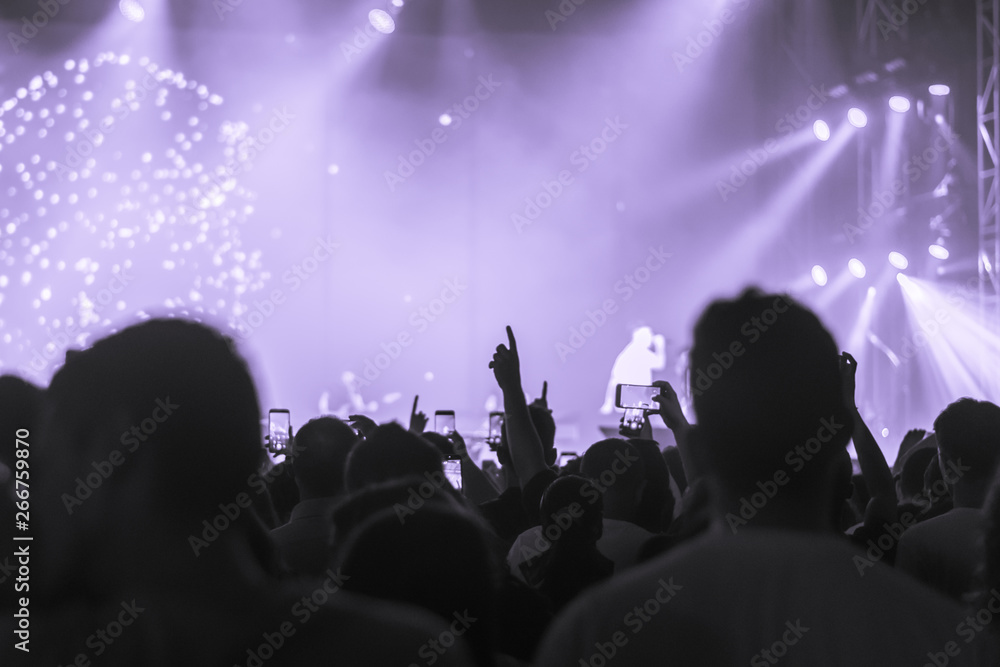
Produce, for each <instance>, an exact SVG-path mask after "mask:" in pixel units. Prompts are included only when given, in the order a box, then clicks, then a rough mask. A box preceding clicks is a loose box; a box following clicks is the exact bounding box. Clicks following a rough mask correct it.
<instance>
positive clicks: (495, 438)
mask: <svg viewBox="0 0 1000 667" xmlns="http://www.w3.org/2000/svg"><path fill="white" fill-rule="evenodd" d="M502 429H503V413H502V412H491V413H490V433H489V435H487V436H486V444H487V445H489V446H490V449H491V450H492V451H494V452H495V451H496V450H497V449H498V448H499V447H500V432H501V430H502Z"/></svg>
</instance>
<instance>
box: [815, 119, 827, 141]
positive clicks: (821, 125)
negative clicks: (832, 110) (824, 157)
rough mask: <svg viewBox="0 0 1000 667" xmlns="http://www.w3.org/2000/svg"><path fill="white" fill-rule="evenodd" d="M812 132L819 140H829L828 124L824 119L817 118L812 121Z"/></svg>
mask: <svg viewBox="0 0 1000 667" xmlns="http://www.w3.org/2000/svg"><path fill="white" fill-rule="evenodd" d="M813 134H815V135H816V138H817V139H819V140H820V141H829V139H830V126H829V125H827V124H826V121H825V120H817V121H816V122H815V123H813Z"/></svg>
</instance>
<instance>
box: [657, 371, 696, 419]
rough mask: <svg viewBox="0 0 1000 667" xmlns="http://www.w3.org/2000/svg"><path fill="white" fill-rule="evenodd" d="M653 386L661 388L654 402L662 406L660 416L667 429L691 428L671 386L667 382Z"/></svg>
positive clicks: (658, 381)
mask: <svg viewBox="0 0 1000 667" xmlns="http://www.w3.org/2000/svg"><path fill="white" fill-rule="evenodd" d="M653 386H654V387H659V388H660V393H659V394H657V395H656V396H654V397H653V400H654V401H656V402H657V404H658V405H659V406H660V413H659V414H660V417H661V418H662V419H663V423H664V424H666V425H667V428H669V429H670V430H671V431H676V430H677V429H678V428H685V427H687V426H690V424H688V420H687V417H685V416H684V410H682V409H681V402H680V399H679V398H677V392H676V391H674V388H673V387H671V386H670V383H669V382H667V381H665V380H657V381H656V382H654V383H653Z"/></svg>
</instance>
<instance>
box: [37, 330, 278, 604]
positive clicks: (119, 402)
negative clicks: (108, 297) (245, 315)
mask: <svg viewBox="0 0 1000 667" xmlns="http://www.w3.org/2000/svg"><path fill="white" fill-rule="evenodd" d="M46 405H47V408H46V416H45V417H44V426H43V427H42V428H41V429H40V435H39V438H38V448H37V449H35V450H34V455H37V457H38V460H37V463H38V465H37V467H36V466H35V465H34V463H33V465H32V470H33V471H34V470H36V469H37V470H38V472H39V475H38V477H37V482H38V487H37V491H38V499H37V500H36V501H35V503H34V505H33V508H32V509H37V511H38V513H39V521H37V522H36V523H35V524H34V526H37V527H38V530H39V538H38V539H39V541H40V542H41V543H43V544H44V545H45V548H44V549H42V550H41V552H42V554H43V555H42V556H41V558H39V559H38V561H37V562H38V565H39V571H40V572H43V571H44V575H45V576H40V577H39V579H40V580H44V582H45V583H44V584H43V586H44V587H46V588H50V589H51V591H50V594H51V595H54V596H61V595H73V594H77V595H91V596H95V597H100V596H114V595H118V594H119V593H118V592H116V591H118V590H119V589H121V588H129V589H130V587H132V586H137V585H147V584H149V585H158V584H159V583H161V582H160V580H158V579H157V578H156V577H155V576H152V575H151V573H153V572H159V571H161V570H162V569H163V568H165V567H172V568H177V569H178V571H179V570H182V569H184V568H187V567H190V566H191V565H192V564H193V563H194V562H195V557H196V556H203V549H207V550H208V551H209V553H210V554H211V560H212V562H217V563H220V564H223V563H224V564H225V565H220V567H225V568H226V569H225V570H220V571H219V572H217V575H218V577H225V576H226V575H225V574H222V572H231V571H232V559H233V558H234V557H235V552H230V551H228V549H227V548H226V547H221V546H218V545H211V544H209V543H207V542H204V541H202V543H201V544H200V545H193V544H192V542H191V541H190V539H192V538H193V536H202V535H204V534H205V531H206V530H207V529H206V528H205V525H206V524H205V523H204V522H206V521H209V522H212V521H216V520H217V517H221V519H218V523H217V525H218V526H220V528H218V529H215V528H213V530H216V532H215V536H214V538H213V541H214V540H215V539H219V540H222V541H225V542H227V543H229V544H237V543H238V542H240V541H241V540H244V539H252V537H251V536H252V535H259V534H260V530H259V527H258V525H257V524H256V523H255V516H254V515H253V514H252V509H251V507H250V506H251V504H252V502H253V501H252V498H254V497H256V494H257V493H259V491H256V490H255V488H254V486H252V485H251V484H250V482H249V480H251V479H252V478H253V476H254V475H255V474H256V472H257V470H258V466H259V464H260V463H261V462H262V461H263V459H264V450H263V447H262V444H261V426H260V409H259V407H258V403H257V392H256V389H255V388H254V383H253V381H252V379H251V377H250V372H249V370H248V368H247V366H246V363H245V362H244V361H243V359H242V358H241V357H240V356H239V355H238V354H237V353H236V351H235V350H234V348H233V346H232V343H231V341H230V340H229V339H227V338H224V337H223V336H222V335H221V334H219V333H218V332H217V331H214V330H212V329H210V328H208V327H206V326H204V325H202V324H198V323H195V322H189V321H184V320H180V319H152V320H148V321H145V322H143V323H141V324H136V325H134V326H130V327H128V328H126V329H124V330H123V331H121V332H119V333H115V334H113V335H111V336H109V337H107V338H104V339H102V340H99V341H97V342H96V343H94V345H93V347H91V348H90V349H88V350H85V351H83V352H79V353H77V354H74V355H71V356H69V355H68V356H67V361H66V364H65V365H64V366H63V367H62V368H61V369H60V370H59V371H58V372H57V373H56V375H55V376H54V377H53V379H52V383H51V385H50V387H49V389H48V391H47V401H46ZM32 495H33V498H34V494H32ZM240 499H242V500H243V503H242V504H240ZM220 506H225V507H227V508H228V510H227V511H228V512H229V516H228V517H227V515H225V514H222V510H221V509H220ZM236 526H239V528H236ZM199 539H200V538H199ZM254 545H255V547H254V548H257V550H256V551H254V550H252V548H245V549H242V550H241V551H240V553H241V556H240V557H241V558H245V561H244V563H242V565H243V566H245V568H246V569H245V570H244V571H249V569H250V568H252V567H258V568H259V567H260V566H261V564H262V563H263V562H264V561H263V559H264V558H266V555H267V554H266V549H265V548H264V542H263V541H262V540H258V541H257V542H255V543H254ZM200 562H204V561H200ZM168 563H169V565H167V564H168ZM33 564H34V561H33ZM83 591H87V592H86V593H83ZM42 594H43V595H44V594H45V593H42Z"/></svg>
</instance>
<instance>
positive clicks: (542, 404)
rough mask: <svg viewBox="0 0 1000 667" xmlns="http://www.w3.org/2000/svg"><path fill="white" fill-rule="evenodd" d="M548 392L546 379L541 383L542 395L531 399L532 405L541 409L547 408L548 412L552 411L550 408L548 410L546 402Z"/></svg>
mask: <svg viewBox="0 0 1000 667" xmlns="http://www.w3.org/2000/svg"><path fill="white" fill-rule="evenodd" d="M548 393H549V383H548V381H545V382H543V383H542V395H541V396H539V397H538V398H536V399H535V400H533V401H532V402H531V405H534V406H536V407H539V408H542V409H543V410H548V411H549V412H552V410H549V402H548V399H547V396H548Z"/></svg>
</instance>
